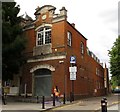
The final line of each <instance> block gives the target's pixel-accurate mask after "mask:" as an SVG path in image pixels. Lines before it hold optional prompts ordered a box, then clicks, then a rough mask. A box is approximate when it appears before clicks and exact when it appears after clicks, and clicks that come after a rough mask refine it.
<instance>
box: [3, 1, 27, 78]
mask: <svg viewBox="0 0 120 112" xmlns="http://www.w3.org/2000/svg"><path fill="white" fill-rule="evenodd" d="M19 11H20V8H19V6H16V3H15V2H2V78H3V80H8V79H12V77H13V74H17V73H18V72H19V69H20V67H21V65H22V64H23V63H24V62H25V59H24V57H23V55H22V51H23V50H24V49H25V43H26V40H25V39H24V37H23V36H22V28H21V26H20V22H21V18H20V17H17V15H18V13H19Z"/></svg>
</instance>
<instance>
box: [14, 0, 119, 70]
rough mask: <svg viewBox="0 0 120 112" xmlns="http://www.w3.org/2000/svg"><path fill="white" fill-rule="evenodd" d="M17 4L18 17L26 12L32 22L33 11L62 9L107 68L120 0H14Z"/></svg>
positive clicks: (113, 40)
mask: <svg viewBox="0 0 120 112" xmlns="http://www.w3.org/2000/svg"><path fill="white" fill-rule="evenodd" d="M15 2H17V4H18V5H20V8H21V10H20V13H19V15H22V14H25V12H26V13H27V14H28V15H29V16H30V17H32V18H33V19H35V16H34V13H35V9H36V8H37V7H38V6H39V7H42V6H43V5H53V6H54V7H56V12H55V13H59V10H60V9H61V8H62V7H63V6H64V7H65V8H66V9H67V17H68V18H67V20H68V22H69V23H75V27H76V29H77V30H78V31H79V32H80V33H82V34H83V35H84V37H86V38H87V39H88V40H87V46H88V48H89V50H90V51H92V52H93V53H94V54H95V55H96V56H97V57H98V58H99V59H100V61H101V63H106V65H107V67H108V68H109V67H110V65H109V56H108V50H110V49H111V47H112V46H113V43H114V42H115V40H116V38H117V37H118V2H119V0H29V1H28V0H24V1H23V0H15Z"/></svg>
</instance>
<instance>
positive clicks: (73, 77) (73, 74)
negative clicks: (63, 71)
mask: <svg viewBox="0 0 120 112" xmlns="http://www.w3.org/2000/svg"><path fill="white" fill-rule="evenodd" d="M70 64H71V67H69V72H70V80H71V81H72V84H71V90H72V92H71V93H72V94H71V95H70V96H71V97H72V98H70V99H72V100H71V101H74V80H76V72H77V67H76V66H74V65H75V64H76V57H75V56H71V57H70Z"/></svg>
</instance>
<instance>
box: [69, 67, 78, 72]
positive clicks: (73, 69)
mask: <svg viewBox="0 0 120 112" xmlns="http://www.w3.org/2000/svg"><path fill="white" fill-rule="evenodd" d="M69 72H77V67H76V66H74V67H69Z"/></svg>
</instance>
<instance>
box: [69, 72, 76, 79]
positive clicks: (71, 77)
mask: <svg viewBox="0 0 120 112" xmlns="http://www.w3.org/2000/svg"><path fill="white" fill-rule="evenodd" d="M70 80H76V72H70Z"/></svg>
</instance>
